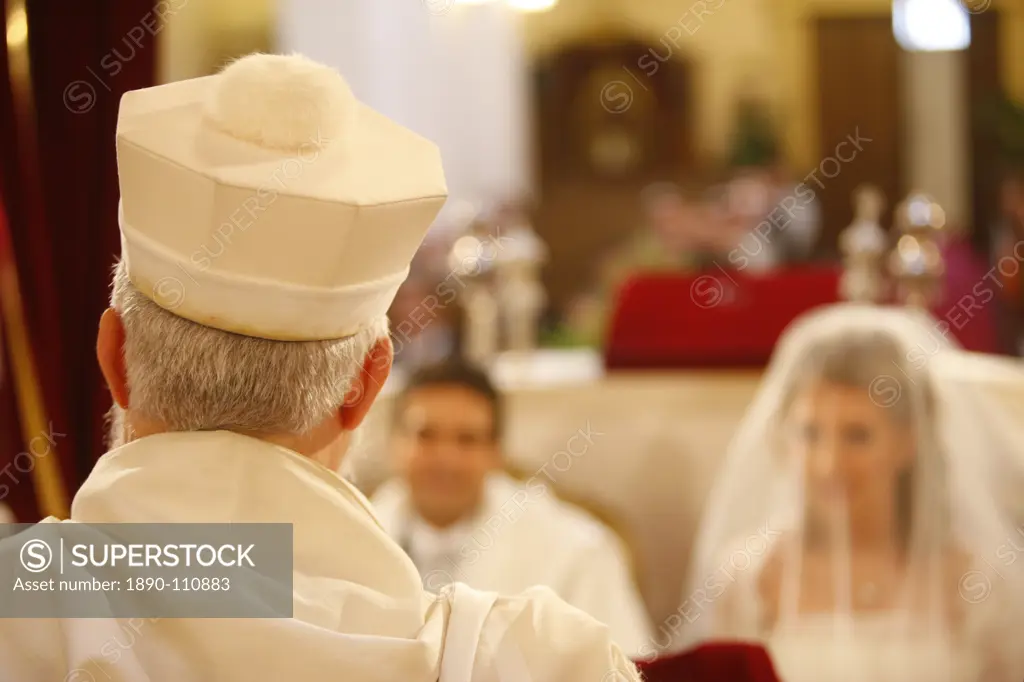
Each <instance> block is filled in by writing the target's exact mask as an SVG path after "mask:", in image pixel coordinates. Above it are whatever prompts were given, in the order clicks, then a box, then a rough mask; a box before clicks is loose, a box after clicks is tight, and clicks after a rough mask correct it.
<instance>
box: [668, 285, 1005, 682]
mask: <svg viewBox="0 0 1024 682" xmlns="http://www.w3.org/2000/svg"><path fill="white" fill-rule="evenodd" d="M947 329H948V326H945V325H943V324H942V323H939V322H938V321H936V320H935V319H933V318H931V317H929V316H928V315H927V314H925V313H921V312H915V311H911V310H907V309H903V308H882V307H873V306H859V305H838V306H830V307H828V308H825V309H822V310H819V311H815V312H813V313H810V314H808V315H806V316H804V317H803V318H801V319H799V320H797V321H796V322H795V323H794V324H793V325H792V326H791V327H790V328H789V329H788V330H787V332H786V333H785V335H784V336H783V338H782V339H781V340H780V342H779V344H778V346H777V348H776V351H775V354H774V357H773V358H772V361H771V364H770V366H769V368H768V371H767V373H766V375H765V378H764V380H763V383H762V385H761V388H760V390H759V392H758V395H757V396H756V398H755V400H754V402H753V404H752V406H751V407H750V409H749V411H748V412H747V414H746V416H745V418H744V421H743V422H742V424H741V426H740V428H739V430H738V432H737V433H736V435H735V436H734V439H733V441H732V443H731V444H730V446H729V450H728V453H727V456H726V459H725V461H724V463H723V465H722V468H721V470H720V474H719V477H718V479H717V480H716V484H715V487H714V488H713V490H712V492H711V495H710V497H709V501H708V504H707V506H706V507H705V514H704V518H703V520H702V523H701V528H700V530H699V532H698V535H697V542H696V546H695V549H694V555H693V556H694V560H693V563H692V571H691V575H690V577H689V582H688V584H687V585H686V590H685V592H684V595H683V598H684V603H683V605H682V606H681V607H680V612H681V613H683V615H684V617H685V621H686V622H687V623H689V625H688V627H686V629H685V630H684V631H683V632H682V633H681V635H680V636H679V637H678V638H677V640H676V643H677V644H678V645H679V646H690V645H693V644H695V643H697V642H699V641H702V640H706V639H711V638H714V639H723V638H753V639H757V640H760V641H764V642H766V643H767V644H768V646H769V650H770V651H773V656H777V658H776V662H777V665H779V667H780V674H781V675H782V676H783V678H784V679H787V682H796V678H802V679H815V678H817V679H816V682H833V681H834V680H835V679H840V678H841V679H843V680H846V679H858V680H867V679H870V678H873V682H879V680H884V679H899V678H900V677H902V676H904V675H906V676H911V677H914V678H920V679H926V678H928V679H933V680H934V679H935V676H934V675H936V674H937V675H939V677H941V679H945V680H952V681H955V682H961V680H962V681H963V682H974V681H975V680H985V681H986V682H1020V680H1021V679H1024V668H1022V667H1021V663H1022V660H1024V658H1022V656H1021V648H1022V647H1020V646H1019V644H1018V642H1019V637H1020V635H1019V634H1017V633H1019V632H1020V628H1021V626H1022V625H1024V619H1022V615H1024V600H1022V597H1024V532H1021V531H1019V528H1018V526H1017V524H1016V523H1015V519H1014V518H1013V517H1014V514H1013V512H1012V509H1011V506H1012V502H1013V501H1012V500H1009V499H1007V498H1006V497H1005V495H1003V493H1004V492H1005V490H1006V486H1005V485H1003V484H1004V483H1005V481H1007V480H1009V479H1016V480H1017V481H1024V465H1022V464H1021V461H1022V460H1024V452H1022V451H1020V450H1019V447H1020V446H1021V445H1022V444H1024V437H1022V432H1024V427H1021V426H1018V425H1017V424H1018V423H1020V422H1022V421H1024V420H1020V419H1018V420H1014V419H1011V418H1010V416H1009V415H1008V414H1006V412H1005V408H1004V407H1003V405H1002V404H1000V403H998V401H995V400H993V399H992V397H991V396H989V395H986V394H984V392H983V391H981V390H978V389H977V388H976V383H975V385H973V386H972V382H971V381H969V380H965V378H964V377H965V372H964V371H963V363H964V362H968V363H970V362H972V361H971V360H970V355H969V354H966V353H964V352H962V351H959V350H957V349H955V348H954V346H953V344H952V343H950V342H949V341H948V340H947V338H946V337H947V336H948V333H947V331H946V330H947ZM1019 493H1024V491H1019ZM787 652H788V653H787ZM784 658H789V659H791V661H793V662H791V663H789V664H788V668H787V665H784V664H783V663H785V662H784V661H782V660H780V659H784ZM939 659H941V660H942V661H943V663H942V664H936V661H938V660H939ZM794 666H795V667H794ZM800 666H804V667H805V668H808V670H801V668H800ZM932 666H934V670H933V667H932ZM810 667H813V668H814V670H810V669H809V668H810ZM943 670H945V671H946V672H941V671H943ZM788 671H795V672H793V673H790V672H788ZM936 671H939V672H936ZM889 673H891V675H889ZM922 674H924V677H920V675H922ZM787 675H790V677H788V678H787ZM907 679H909V677H908V678H907Z"/></svg>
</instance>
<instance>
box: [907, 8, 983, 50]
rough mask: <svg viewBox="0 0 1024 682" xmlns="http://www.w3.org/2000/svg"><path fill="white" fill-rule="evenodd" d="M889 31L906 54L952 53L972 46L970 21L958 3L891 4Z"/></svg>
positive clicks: (966, 12)
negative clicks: (890, 26) (890, 30)
mask: <svg viewBox="0 0 1024 682" xmlns="http://www.w3.org/2000/svg"><path fill="white" fill-rule="evenodd" d="M892 30H893V34H894V35H895V36H896V42H898V43H899V44H900V47H902V48H903V49H904V50H907V51H909V52H954V51H957V50H966V49H967V48H968V47H970V45H971V19H970V14H969V13H968V11H967V9H966V8H965V7H964V6H963V4H962V3H961V2H960V1H959V0H894V1H893V5H892Z"/></svg>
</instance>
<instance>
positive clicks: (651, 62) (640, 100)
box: [534, 39, 693, 310]
mask: <svg viewBox="0 0 1024 682" xmlns="http://www.w3.org/2000/svg"><path fill="white" fill-rule="evenodd" d="M662 60H664V61H662ZM691 91H692V87H691V82H690V69H689V65H688V64H687V63H686V62H683V61H680V60H678V59H676V58H675V56H674V55H673V54H672V52H671V51H669V50H667V49H666V48H665V46H664V45H663V44H660V43H659V44H656V45H655V46H654V47H648V46H647V45H645V44H643V43H639V42H635V41H631V40H628V39H622V40H614V41H607V42H602V43H600V44H583V45H576V46H571V47H567V48H566V49H565V50H563V51H562V52H560V53H558V54H555V55H552V56H550V57H549V58H547V59H545V60H544V61H542V62H541V63H539V64H537V66H536V69H535V72H534V106H535V125H536V128H535V129H536V139H537V153H536V158H537V160H538V167H537V169H536V170H537V177H538V180H539V185H540V187H539V189H540V192H539V194H540V204H539V206H538V207H537V213H536V215H535V216H534V224H535V226H536V229H537V232H538V233H539V234H540V236H541V237H542V238H543V239H544V240H545V242H547V244H548V246H549V248H550V250H551V260H550V263H549V265H548V267H547V269H546V272H545V285H546V286H547V288H548V291H549V293H550V295H551V299H552V304H553V307H554V308H555V309H556V310H558V309H564V306H565V304H566V302H567V301H568V300H569V299H570V298H571V297H572V296H573V295H574V294H577V293H580V292H582V291H583V290H585V289H586V288H587V287H588V286H589V284H590V283H591V282H592V279H593V276H594V274H595V270H596V265H597V262H598V261H599V260H600V258H601V257H602V256H603V255H604V254H606V253H607V251H608V249H609V248H610V247H611V246H612V245H614V244H616V243H619V242H621V241H622V240H623V239H624V238H625V237H626V235H628V234H629V232H630V231H632V230H635V229H638V228H639V227H640V225H641V223H642V221H643V216H642V215H641V210H640V209H641V207H640V198H639V196H640V191H641V189H642V188H643V187H644V186H645V185H646V184H648V183H650V182H653V181H657V180H677V179H680V178H682V177H684V176H685V174H686V173H687V171H688V170H689V169H690V168H691V166H692V163H693V162H692V157H693V140H692V137H691V131H692V129H693V126H692V110H693V106H692V102H691V101H690V92H691Z"/></svg>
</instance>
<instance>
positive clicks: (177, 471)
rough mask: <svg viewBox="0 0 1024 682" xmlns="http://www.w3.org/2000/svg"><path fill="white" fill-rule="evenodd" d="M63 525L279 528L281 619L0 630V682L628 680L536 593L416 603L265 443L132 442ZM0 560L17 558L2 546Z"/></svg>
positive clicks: (344, 507) (337, 499) (351, 519)
mask: <svg viewBox="0 0 1024 682" xmlns="http://www.w3.org/2000/svg"><path fill="white" fill-rule="evenodd" d="M72 518H73V521H79V522H90V523H118V522H134V523H158V522H177V523H200V522H207V523H213V522H220V523H227V522H232V523H270V522H278V523H280V522H290V523H292V524H293V533H294V566H293V567H294V593H293V596H294V602H293V603H294V617H293V618H291V619H280V618H279V619H269V618H268V619H230V620H226V619H221V620H216V619H205V620H203V619H179V620H169V619H168V620H156V621H154V622H147V623H146V624H145V625H143V626H142V627H139V626H138V625H137V624H133V623H130V622H129V619H122V620H113V619H107V620H103V619H98V620H68V619H66V620H52V619H51V620H41V619H40V620H24V619H19V620H15V619H9V620H0V681H2V682H15V681H16V682H54V681H55V680H58V681H59V680H67V681H68V682H87V681H88V682H227V681H234V680H237V681H239V682H251V681H252V680H266V681H267V682H278V681H280V682H292V681H293V680H295V681H298V680H302V682H318V681H321V680H322V681H323V682H328V681H330V682H337V681H338V680H351V681H352V682H357V681H358V682H398V681H401V682H436V681H437V680H439V679H440V680H441V682H470V681H472V682H546V681H548V680H550V681H551V682H563V681H576V680H578V681H579V682H602V680H609V679H614V680H616V682H618V681H619V680H637V681H638V680H639V676H638V675H637V673H636V672H635V670H634V668H633V666H632V664H631V663H629V662H628V661H627V660H626V659H625V657H624V656H623V655H622V653H621V652H620V651H619V649H618V647H616V646H615V645H614V644H612V642H611V637H610V635H609V632H608V628H607V627H606V626H604V625H602V624H600V623H598V622H596V621H594V620H593V619H592V618H591V617H590V616H587V615H586V614H585V613H583V612H581V611H579V610H577V609H575V608H572V607H570V606H568V605H566V604H564V603H563V602H561V601H560V600H559V599H557V598H556V597H555V595H554V594H553V593H551V592H550V591H548V590H536V591H533V592H532V593H531V594H528V595H522V596H517V597H511V598H498V597H497V596H496V595H494V594H488V593H482V592H477V591H475V590H471V589H469V588H466V587H465V586H463V585H459V586H456V587H455V589H454V590H451V591H448V592H447V593H446V595H445V596H442V597H435V596H434V595H431V594H427V593H425V592H424V591H423V589H422V584H421V582H420V578H419V575H418V574H417V572H416V569H415V567H414V566H413V564H412V562H411V561H410V560H409V559H408V558H407V557H406V556H405V555H404V554H403V552H402V551H401V549H400V548H399V547H398V545H396V544H395V543H394V542H393V541H391V539H390V538H388V536H387V534H386V533H385V532H384V531H383V530H382V529H381V527H380V525H379V524H378V523H377V521H376V520H375V519H374V516H373V514H372V513H371V512H370V511H369V504H368V502H367V501H366V500H365V498H363V497H362V496H361V495H360V494H359V493H358V492H357V491H356V490H355V489H354V488H352V487H351V486H350V485H349V484H348V483H346V482H345V481H343V480H342V479H341V478H339V477H338V476H336V475H335V474H333V473H332V472H330V471H328V470H327V469H325V468H323V467H321V466H320V465H318V464H316V463H314V462H312V461H311V460H309V459H307V458H304V457H301V456H299V455H297V454H295V453H294V452H291V451H289V450H287V449H284V448H281V447H278V446H275V445H271V444H269V443H266V442H263V441H259V440H255V439H252V438H248V437H245V436H241V435H237V434H233V433H229V432H224V431H219V432H205V433H178V434H163V435H157V436H150V437H147V438H143V439H141V440H137V441H135V442H133V443H130V444H128V445H126V446H124V447H121V448H118V449H116V450H114V451H112V452H110V453H108V454H107V455H105V456H104V457H103V458H102V459H100V461H99V462H98V463H97V464H96V467H95V469H94V470H93V472H92V474H91V476H90V477H89V479H88V480H87V481H86V483H85V484H84V485H83V487H82V489H81V490H80V491H79V493H78V495H77V496H76V498H75V501H74V504H73V507H72ZM0 550H2V551H4V552H5V553H6V554H7V556H5V557H4V560H5V561H17V556H16V553H17V552H18V551H19V547H18V543H17V541H16V540H14V541H13V542H12V540H8V541H6V542H4V543H2V544H0ZM11 552H13V553H15V554H14V555H13V556H12V555H11ZM133 631H134V632H133ZM126 634H127V635H128V637H126ZM128 638H130V639H131V643H130V645H128V644H126V639H128ZM115 641H116V642H118V645H117V646H112V642H115ZM617 670H622V671H623V672H622V673H621V674H619V675H617V674H616V673H615V672H612V671H617Z"/></svg>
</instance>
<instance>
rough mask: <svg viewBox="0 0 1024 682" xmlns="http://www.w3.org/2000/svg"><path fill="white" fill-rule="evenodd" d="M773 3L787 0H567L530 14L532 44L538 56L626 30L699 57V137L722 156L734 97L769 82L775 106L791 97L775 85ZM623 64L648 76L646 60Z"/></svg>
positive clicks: (704, 147)
mask: <svg viewBox="0 0 1024 682" xmlns="http://www.w3.org/2000/svg"><path fill="white" fill-rule="evenodd" d="M773 2H779V0H704V2H697V3H692V2H687V1H686V0H684V2H679V0H613V1H611V2H602V1H601V0H560V2H559V4H558V5H557V6H556V7H555V8H554V9H553V10H551V11H550V12H546V13H543V14H535V15H531V16H529V17H528V18H527V21H526V40H527V50H528V53H529V54H530V55H531V56H532V57H538V56H541V55H544V54H547V53H550V52H551V51H554V50H556V49H558V48H559V47H560V46H562V45H565V44H567V43H572V42H576V41H579V40H588V39H590V38H593V37H596V36H604V35H607V36H615V35H618V36H621V35H623V34H625V35H633V36H635V37H637V38H639V39H641V40H644V41H645V42H648V43H649V44H651V46H652V47H654V48H655V49H656V50H657V51H658V54H659V55H661V56H665V55H666V54H667V53H668V52H669V51H671V52H672V53H673V54H674V55H677V56H679V57H681V58H685V59H688V60H691V62H692V63H693V64H694V66H695V69H694V72H693V73H694V80H695V91H694V93H693V98H694V107H695V111H694V114H695V121H696V125H697V127H698V131H697V133H698V134H696V135H695V136H694V139H695V140H697V141H698V143H699V147H698V151H699V152H700V153H702V155H705V156H707V155H717V154H720V153H722V152H723V151H724V149H725V148H726V146H727V144H728V140H729V136H730V133H731V118H732V109H733V101H734V99H735V96H736V95H737V94H738V93H739V92H740V91H741V90H743V89H747V90H749V89H750V88H751V87H761V88H762V89H763V95H764V96H765V97H766V98H767V99H768V100H769V101H771V102H772V103H773V104H774V105H780V104H781V102H782V100H783V99H784V98H783V93H781V92H780V91H779V90H778V88H776V87H774V86H773V82H774V81H775V80H776V78H777V64H778V54H777V50H776V45H775V43H776V35H775V34H776V31H775V30H774V16H773V14H774V13H773V12H772V11H770V10H769V8H770V7H771V6H772V5H771V3H773ZM595 6H596V8H595ZM623 67H624V68H626V69H628V70H629V71H630V73H632V74H634V75H635V76H637V77H639V78H641V79H642V78H643V77H644V71H643V68H641V65H638V64H624V65H623Z"/></svg>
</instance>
